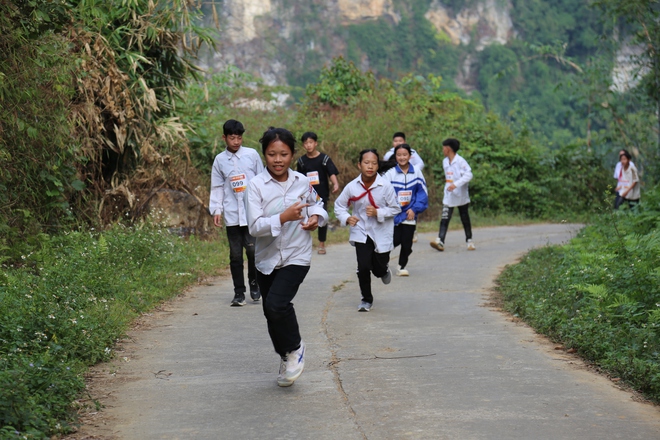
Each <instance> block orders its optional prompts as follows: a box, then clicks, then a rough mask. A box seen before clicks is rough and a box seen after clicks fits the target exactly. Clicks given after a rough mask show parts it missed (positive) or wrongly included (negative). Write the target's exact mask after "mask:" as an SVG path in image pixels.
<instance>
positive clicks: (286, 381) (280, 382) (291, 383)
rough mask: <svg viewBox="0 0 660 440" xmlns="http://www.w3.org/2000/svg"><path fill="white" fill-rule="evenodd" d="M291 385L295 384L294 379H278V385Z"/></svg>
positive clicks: (283, 386)
mask: <svg viewBox="0 0 660 440" xmlns="http://www.w3.org/2000/svg"><path fill="white" fill-rule="evenodd" d="M291 385H293V381H292V380H291V381H289V380H281V379H277V386H278V387H282V388H285V387H290V386H291Z"/></svg>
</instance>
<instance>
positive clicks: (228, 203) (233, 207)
mask: <svg viewBox="0 0 660 440" xmlns="http://www.w3.org/2000/svg"><path fill="white" fill-rule="evenodd" d="M263 170H264V166H263V163H262V162H261V156H259V153H257V150H255V149H253V148H247V147H243V146H241V147H240V148H239V149H238V150H237V151H236V153H232V152H230V151H228V150H225V151H223V152H222V153H220V154H218V155H217V156H216V157H215V160H214V161H213V169H212V171H211V197H210V200H209V212H210V213H211V215H218V214H223V216H224V219H225V226H247V220H246V218H245V202H244V200H243V198H244V196H245V190H246V189H247V185H248V183H249V181H250V180H251V179H252V178H253V177H254V176H256V175H257V174H259V173H261V172H262V171H263Z"/></svg>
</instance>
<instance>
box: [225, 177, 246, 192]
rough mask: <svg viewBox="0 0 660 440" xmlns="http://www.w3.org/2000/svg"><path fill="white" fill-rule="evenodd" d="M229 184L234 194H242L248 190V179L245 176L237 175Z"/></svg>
mask: <svg viewBox="0 0 660 440" xmlns="http://www.w3.org/2000/svg"><path fill="white" fill-rule="evenodd" d="M229 184H230V185H231V189H232V191H234V194H238V193H242V192H243V191H245V190H246V188H247V177H246V176H245V174H236V175H234V176H231V177H230V178H229Z"/></svg>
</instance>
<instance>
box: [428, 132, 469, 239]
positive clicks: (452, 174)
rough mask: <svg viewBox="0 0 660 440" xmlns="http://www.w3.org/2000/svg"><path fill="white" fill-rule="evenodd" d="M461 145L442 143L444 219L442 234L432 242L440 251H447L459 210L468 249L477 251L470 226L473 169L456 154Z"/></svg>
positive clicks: (448, 140) (456, 142) (453, 140)
mask: <svg viewBox="0 0 660 440" xmlns="http://www.w3.org/2000/svg"><path fill="white" fill-rule="evenodd" d="M460 146H461V143H460V142H459V141H458V140H456V139H451V138H450V139H445V140H444V141H443V142H442V153H443V154H444V156H445V158H444V160H443V161H442V168H444V170H445V191H444V197H443V199H442V218H441V219H440V232H439V233H438V237H437V238H436V239H435V241H432V242H431V247H432V248H434V249H437V250H439V251H444V250H445V236H446V235H447V229H448V228H449V221H450V220H451V216H452V214H453V212H454V208H456V207H457V208H458V213H459V214H460V216H461V223H463V229H464V230H465V241H466V242H467V249H468V250H469V251H473V250H475V249H476V247H475V245H474V243H473V242H472V225H471V224H470V214H469V213H468V206H469V205H470V195H469V193H468V182H469V181H470V180H472V169H471V168H470V165H468V163H467V161H466V160H465V159H463V158H462V157H461V156H459V155H458V154H457V153H456V152H457V151H458V149H459V148H460Z"/></svg>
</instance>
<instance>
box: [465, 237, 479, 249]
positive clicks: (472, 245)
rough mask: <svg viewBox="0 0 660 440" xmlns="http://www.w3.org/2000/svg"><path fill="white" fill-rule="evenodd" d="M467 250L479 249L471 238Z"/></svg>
mask: <svg viewBox="0 0 660 440" xmlns="http://www.w3.org/2000/svg"><path fill="white" fill-rule="evenodd" d="M467 250H468V251H475V250H477V247H476V246H475V245H474V243H473V242H472V240H471V239H470V240H468V241H467Z"/></svg>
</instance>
